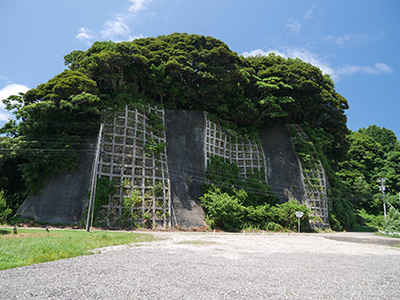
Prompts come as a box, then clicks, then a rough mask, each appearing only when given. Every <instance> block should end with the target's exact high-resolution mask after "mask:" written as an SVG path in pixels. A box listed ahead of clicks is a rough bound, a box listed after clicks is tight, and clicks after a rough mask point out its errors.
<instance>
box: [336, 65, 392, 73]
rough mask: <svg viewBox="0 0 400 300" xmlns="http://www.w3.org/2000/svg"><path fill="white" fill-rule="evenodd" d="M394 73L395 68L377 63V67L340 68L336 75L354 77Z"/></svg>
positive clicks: (350, 66) (348, 66) (349, 66)
mask: <svg viewBox="0 0 400 300" xmlns="http://www.w3.org/2000/svg"><path fill="white" fill-rule="evenodd" d="M392 72H393V68H392V67H390V66H388V65H387V64H384V63H376V64H375V66H373V67H369V66H352V65H346V66H344V67H341V68H339V69H338V70H337V71H336V73H337V74H338V75H354V74H368V75H380V74H390V73H392Z"/></svg>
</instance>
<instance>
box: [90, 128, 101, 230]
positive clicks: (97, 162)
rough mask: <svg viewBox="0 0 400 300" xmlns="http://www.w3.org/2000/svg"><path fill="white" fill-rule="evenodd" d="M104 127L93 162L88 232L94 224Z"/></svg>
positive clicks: (98, 139)
mask: <svg viewBox="0 0 400 300" xmlns="http://www.w3.org/2000/svg"><path fill="white" fill-rule="evenodd" d="M103 127H104V125H103V124H101V125H100V130H99V136H98V138H97V146H96V157H95V159H94V162H93V171H92V186H91V188H90V198H89V205H88V214H87V220H86V231H87V232H89V231H91V227H92V223H93V209H94V201H95V196H96V183H97V166H98V164H99V156H100V144H101V135H102V132H103Z"/></svg>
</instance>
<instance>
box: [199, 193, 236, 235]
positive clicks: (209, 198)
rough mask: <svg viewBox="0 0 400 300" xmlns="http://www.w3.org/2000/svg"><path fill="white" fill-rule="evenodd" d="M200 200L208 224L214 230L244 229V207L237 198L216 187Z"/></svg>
mask: <svg viewBox="0 0 400 300" xmlns="http://www.w3.org/2000/svg"><path fill="white" fill-rule="evenodd" d="M200 200H201V201H202V203H201V206H202V207H203V208H204V210H205V212H206V222H207V224H208V225H209V226H210V227H212V228H221V229H226V230H237V229H241V228H242V227H243V223H242V219H243V206H242V205H241V204H240V203H239V200H238V198H237V197H235V196H230V195H228V194H227V193H224V192H221V190H220V189H219V188H217V187H215V186H214V185H211V187H210V188H209V190H208V192H207V193H205V194H204V195H203V196H202V197H201V198H200Z"/></svg>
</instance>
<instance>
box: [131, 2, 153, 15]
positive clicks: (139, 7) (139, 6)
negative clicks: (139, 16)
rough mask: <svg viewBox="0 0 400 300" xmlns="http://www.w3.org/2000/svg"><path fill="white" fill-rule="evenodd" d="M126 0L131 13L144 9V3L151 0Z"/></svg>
mask: <svg viewBox="0 0 400 300" xmlns="http://www.w3.org/2000/svg"><path fill="white" fill-rule="evenodd" d="M128 1H129V3H130V4H129V7H128V10H129V11H130V12H133V13H137V12H139V11H141V10H144V9H145V8H146V7H145V3H146V2H151V0H128Z"/></svg>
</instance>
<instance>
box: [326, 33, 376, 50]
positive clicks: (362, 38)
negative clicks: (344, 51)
mask: <svg viewBox="0 0 400 300" xmlns="http://www.w3.org/2000/svg"><path fill="white" fill-rule="evenodd" d="M378 39H380V37H379V35H375V36H374V35H368V34H346V35H343V36H333V35H328V36H326V37H325V38H324V40H325V41H327V42H329V43H331V44H334V45H336V46H338V47H341V48H343V47H347V46H351V45H365V44H368V43H370V42H372V41H376V40H378Z"/></svg>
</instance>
